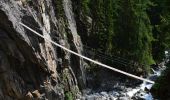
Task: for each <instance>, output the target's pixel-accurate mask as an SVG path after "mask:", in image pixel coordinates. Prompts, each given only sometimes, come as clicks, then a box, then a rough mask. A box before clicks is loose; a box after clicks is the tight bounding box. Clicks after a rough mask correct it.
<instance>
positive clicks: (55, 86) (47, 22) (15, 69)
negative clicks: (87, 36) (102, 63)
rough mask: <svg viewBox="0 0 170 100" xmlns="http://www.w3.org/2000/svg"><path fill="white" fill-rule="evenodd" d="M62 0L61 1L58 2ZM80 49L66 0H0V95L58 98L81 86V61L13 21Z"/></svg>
mask: <svg viewBox="0 0 170 100" xmlns="http://www.w3.org/2000/svg"><path fill="white" fill-rule="evenodd" d="M60 3H62V4H63V5H62V4H60ZM19 22H22V23H24V24H26V25H28V26H29V27H31V28H33V29H34V30H36V31H37V32H39V33H40V34H42V35H44V36H45V37H47V38H49V39H52V40H54V41H55V42H57V43H59V44H61V45H63V46H65V47H67V48H70V49H72V50H74V51H76V52H78V53H82V50H83V49H82V46H81V45H82V43H81V39H80V37H79V35H78V34H77V29H76V23H75V20H74V14H73V12H72V4H71V1H70V0H1V1H0V100H16V99H17V100H18V99H21V100H31V99H45V98H46V99H48V100H64V98H65V94H66V93H70V94H72V97H73V98H77V95H79V94H80V90H79V87H80V89H83V88H84V87H85V74H84V72H85V70H84V67H83V64H84V61H83V60H82V59H80V58H79V57H76V56H74V55H71V54H70V53H68V52H66V51H64V50H62V49H60V48H58V47H55V46H54V45H52V44H51V43H50V42H47V41H46V40H44V39H42V38H40V37H38V36H36V35H35V34H33V33H32V32H31V31H29V30H27V29H25V28H24V27H23V26H21V25H20V24H19Z"/></svg>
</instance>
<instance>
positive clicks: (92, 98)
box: [82, 66, 165, 100]
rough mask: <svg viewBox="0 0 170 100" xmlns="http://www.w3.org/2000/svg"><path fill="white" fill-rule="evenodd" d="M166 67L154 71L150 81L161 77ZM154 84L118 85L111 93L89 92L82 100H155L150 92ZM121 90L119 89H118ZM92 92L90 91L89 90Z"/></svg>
mask: <svg viewBox="0 0 170 100" xmlns="http://www.w3.org/2000/svg"><path fill="white" fill-rule="evenodd" d="M164 69H165V66H163V67H162V68H159V69H157V70H154V69H153V74H150V75H149V76H148V79H150V80H152V81H155V80H156V78H157V77H159V76H160V75H161V72H162V71H163V70H164ZM152 86H153V84H150V83H147V82H143V83H142V84H139V85H138V86H135V87H133V88H132V87H124V86H123V85H121V84H118V85H116V86H115V87H116V88H117V89H116V88H115V89H114V90H112V91H109V92H105V91H103V92H96V93H95V92H89V94H88V93H87V94H85V95H84V97H83V98H82V100H139V99H140V100H141V99H142V100H153V97H152V95H151V93H150V92H149V90H150V89H151V87H152ZM118 88H119V89H118ZM89 91H90V90H89Z"/></svg>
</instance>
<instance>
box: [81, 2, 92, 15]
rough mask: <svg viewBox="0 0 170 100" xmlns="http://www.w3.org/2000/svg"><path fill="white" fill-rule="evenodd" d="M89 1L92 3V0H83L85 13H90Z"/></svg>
mask: <svg viewBox="0 0 170 100" xmlns="http://www.w3.org/2000/svg"><path fill="white" fill-rule="evenodd" d="M89 3H90V0H82V9H83V11H84V13H85V14H87V15H88V14H89V13H90V9H89Z"/></svg>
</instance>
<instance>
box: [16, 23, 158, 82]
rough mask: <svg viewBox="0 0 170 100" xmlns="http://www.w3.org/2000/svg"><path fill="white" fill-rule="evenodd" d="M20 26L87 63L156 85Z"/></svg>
mask: <svg viewBox="0 0 170 100" xmlns="http://www.w3.org/2000/svg"><path fill="white" fill-rule="evenodd" d="M19 24H20V25H22V26H23V27H25V28H26V29H28V30H30V31H32V32H33V33H34V34H36V35H37V36H39V37H41V38H44V39H45V40H47V41H48V42H51V43H52V44H54V45H55V46H57V47H60V48H62V49H64V50H66V51H67V52H70V53H72V54H74V55H76V56H79V57H80V58H83V59H85V60H87V61H90V62H93V63H95V64H97V65H99V66H102V67H105V68H108V69H110V70H113V71H116V72H118V73H121V74H124V75H126V76H129V77H132V78H135V79H138V80H141V81H145V82H148V83H151V84H154V83H155V82H154V81H151V80H148V79H145V78H142V77H139V76H136V75H133V74H130V73H127V72H125V71H121V70H119V69H116V68H113V67H111V66H108V65H105V64H103V63H100V62H98V61H95V60H92V59H90V58H88V57H85V56H83V55H81V54H78V53H76V52H74V51H72V50H70V49H68V48H66V47H64V46H62V45H59V44H58V43H56V42H54V41H52V40H51V39H48V38H47V37H44V36H43V35H41V34H39V33H38V32H36V31H35V30H33V29H31V28H30V27H28V26H27V25H25V24H23V23H22V22H20V23H19Z"/></svg>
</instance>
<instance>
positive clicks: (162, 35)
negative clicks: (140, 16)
mask: <svg viewBox="0 0 170 100" xmlns="http://www.w3.org/2000/svg"><path fill="white" fill-rule="evenodd" d="M152 2H153V4H154V5H152V6H151V7H150V9H149V15H150V19H151V23H152V25H153V27H154V28H153V36H154V38H155V41H154V42H153V57H154V59H155V60H156V61H158V62H160V61H161V60H162V59H163V58H164V51H165V50H167V49H169V48H170V29H169V27H170V7H168V6H169V5H170V2H169V1H168V0H163V1H160V0H152ZM153 11H154V12H153ZM155 19H156V20H155Z"/></svg>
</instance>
